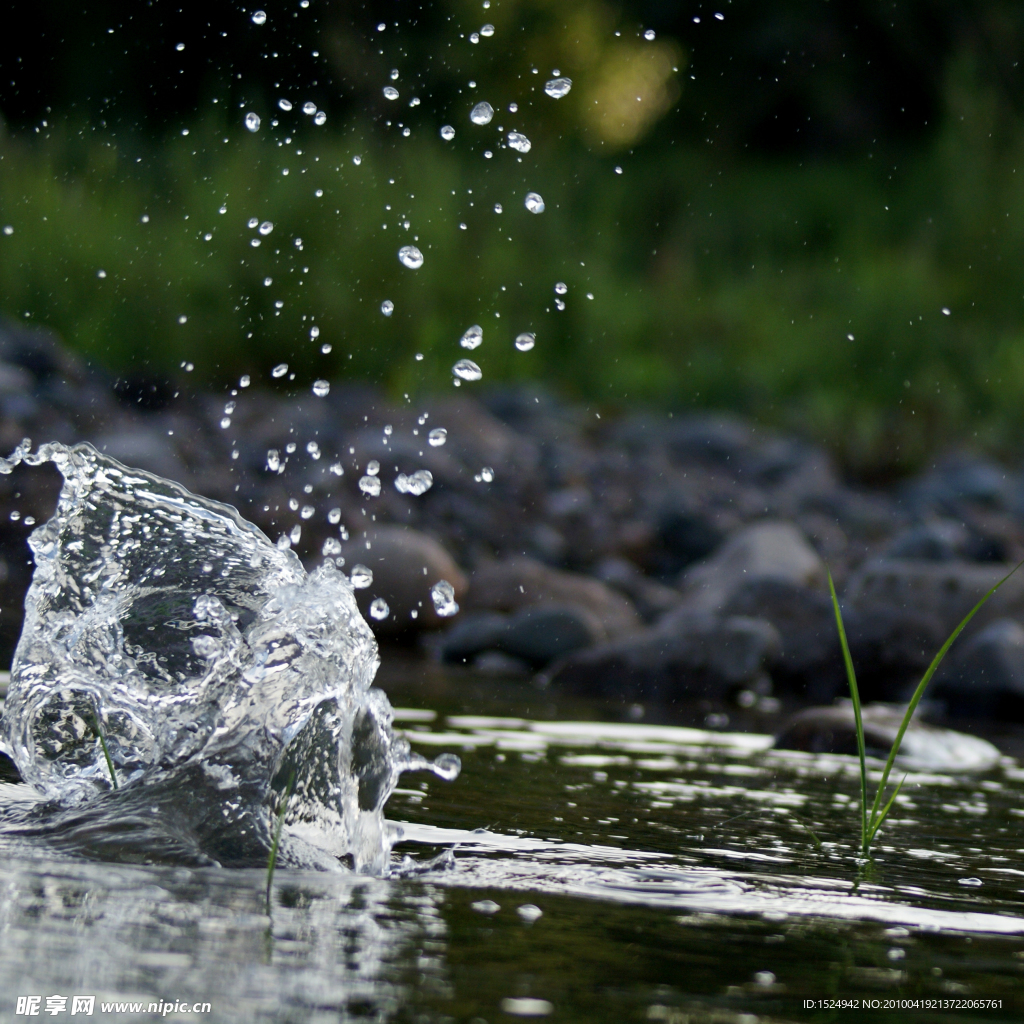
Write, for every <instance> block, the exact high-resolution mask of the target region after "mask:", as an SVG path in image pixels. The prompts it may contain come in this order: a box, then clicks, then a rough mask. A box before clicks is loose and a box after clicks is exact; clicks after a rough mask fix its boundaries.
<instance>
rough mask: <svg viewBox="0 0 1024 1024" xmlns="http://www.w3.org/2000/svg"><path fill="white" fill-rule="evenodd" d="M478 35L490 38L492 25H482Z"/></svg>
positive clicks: (492, 29) (492, 31) (492, 32)
mask: <svg viewBox="0 0 1024 1024" xmlns="http://www.w3.org/2000/svg"><path fill="white" fill-rule="evenodd" d="M480 35H482V36H484V37H485V38H486V39H490V38H491V36H493V35H494V26H493V25H484V27H483V28H481V29H480Z"/></svg>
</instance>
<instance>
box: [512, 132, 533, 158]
mask: <svg viewBox="0 0 1024 1024" xmlns="http://www.w3.org/2000/svg"><path fill="white" fill-rule="evenodd" d="M508 144H509V145H510V146H511V147H512V148H513V149H514V150H516V152H518V153H529V152H530V145H531V143H530V140H529V139H528V138H527V137H526V136H525V135H523V133H522V132H509V133H508Z"/></svg>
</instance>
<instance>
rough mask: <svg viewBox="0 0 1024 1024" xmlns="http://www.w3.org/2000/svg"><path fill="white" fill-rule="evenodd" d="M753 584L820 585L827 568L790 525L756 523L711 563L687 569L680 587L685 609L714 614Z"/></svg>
mask: <svg viewBox="0 0 1024 1024" xmlns="http://www.w3.org/2000/svg"><path fill="white" fill-rule="evenodd" d="M753 580H783V581H786V582H789V583H794V584H797V585H800V586H822V585H824V582H825V566H824V563H823V562H822V560H821V558H820V556H819V555H818V553H817V552H816V551H815V550H814V548H812V547H811V545H810V544H809V543H808V542H807V539H806V538H805V537H804V535H803V534H802V533H801V532H800V531H799V530H798V529H797V528H796V527H795V526H794V525H793V524H792V523H786V522H773V521H767V522H757V523H752V524H751V525H750V526H745V527H743V528H742V529H740V530H737V531H736V532H735V533H734V534H733V535H732V536H730V537H729V539H728V540H727V541H726V542H725V543H724V544H723V545H722V546H721V547H720V548H719V549H718V550H717V551H716V552H715V553H714V555H712V556H711V558H709V559H707V560H706V561H704V562H701V563H700V564H698V565H695V566H693V567H692V568H690V569H687V570H686V571H685V572H684V573H683V575H682V576H681V577H680V581H679V587H680V590H682V592H683V603H684V604H685V606H686V607H687V608H690V609H693V610H698V609H699V610H702V611H709V612H711V611H719V610H721V609H722V608H723V607H724V606H725V605H726V604H727V603H728V601H729V599H730V598H731V597H732V595H733V594H734V593H735V592H736V591H737V590H738V589H739V588H740V587H741V586H743V585H744V584H747V583H750V582H751V581H753Z"/></svg>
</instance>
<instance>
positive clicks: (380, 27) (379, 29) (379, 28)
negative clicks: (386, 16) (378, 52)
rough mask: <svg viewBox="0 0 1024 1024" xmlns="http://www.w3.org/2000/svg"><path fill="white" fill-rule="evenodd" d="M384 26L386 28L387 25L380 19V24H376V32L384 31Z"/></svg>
mask: <svg viewBox="0 0 1024 1024" xmlns="http://www.w3.org/2000/svg"><path fill="white" fill-rule="evenodd" d="M386 28H387V25H385V24H384V22H383V21H382V22H381V23H380V24H379V25H378V26H377V31H378V32H383V31H384V29H386Z"/></svg>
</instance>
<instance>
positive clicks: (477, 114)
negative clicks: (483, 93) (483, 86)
mask: <svg viewBox="0 0 1024 1024" xmlns="http://www.w3.org/2000/svg"><path fill="white" fill-rule="evenodd" d="M492 117H494V107H492V106H491V105H490V103H488V102H487V101H486V100H482V101H481V102H480V103H478V104H477V105H476V106H475V107H474V108H473V109H472V110H471V111H470V112H469V119H470V121H472V122H473V124H490V123H491V118H492Z"/></svg>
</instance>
